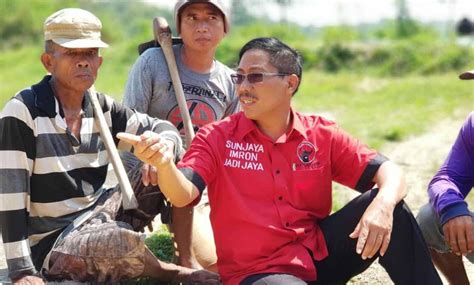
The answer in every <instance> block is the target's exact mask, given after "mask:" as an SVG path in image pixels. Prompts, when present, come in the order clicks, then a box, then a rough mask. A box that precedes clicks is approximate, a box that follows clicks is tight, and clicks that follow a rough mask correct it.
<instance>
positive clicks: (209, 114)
mask: <svg viewBox="0 0 474 285" xmlns="http://www.w3.org/2000/svg"><path fill="white" fill-rule="evenodd" d="M186 104H187V106H188V110H189V114H190V116H191V121H192V122H193V129H194V131H195V132H196V131H197V130H198V129H199V128H200V127H202V126H204V125H205V124H208V123H211V122H214V121H216V120H217V115H216V112H215V111H214V109H212V107H211V105H209V104H208V103H207V102H205V101H201V100H187V101H186ZM166 119H167V120H169V121H170V122H171V123H172V124H173V125H175V126H176V128H178V130H179V132H180V133H181V135H184V128H183V126H184V124H183V119H182V118H181V113H180V111H179V107H178V105H176V106H174V107H173V108H172V109H171V110H170V112H169V113H168V115H167V116H166Z"/></svg>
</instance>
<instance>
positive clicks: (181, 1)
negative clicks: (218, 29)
mask: <svg viewBox="0 0 474 285" xmlns="http://www.w3.org/2000/svg"><path fill="white" fill-rule="evenodd" d="M195 3H209V4H211V5H213V6H215V7H216V8H217V9H219V11H221V13H222V15H223V16H224V33H228V32H229V30H230V15H229V11H228V10H227V8H226V6H225V5H224V4H223V3H222V1H221V0H178V2H176V5H175V6H174V21H175V23H176V30H177V31H178V34H180V33H181V31H180V25H179V22H180V16H181V15H180V14H181V12H182V10H183V8H184V7H186V6H188V5H191V4H195Z"/></svg>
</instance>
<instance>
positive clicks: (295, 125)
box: [290, 109, 308, 140]
mask: <svg viewBox="0 0 474 285" xmlns="http://www.w3.org/2000/svg"><path fill="white" fill-rule="evenodd" d="M291 116H292V118H293V120H292V126H291V132H293V131H296V132H298V133H300V134H301V135H302V136H303V137H304V138H305V139H306V140H307V139H308V136H307V135H306V128H305V127H304V125H303V122H302V121H301V117H300V114H298V113H297V112H295V111H293V109H291ZM290 134H291V133H290Z"/></svg>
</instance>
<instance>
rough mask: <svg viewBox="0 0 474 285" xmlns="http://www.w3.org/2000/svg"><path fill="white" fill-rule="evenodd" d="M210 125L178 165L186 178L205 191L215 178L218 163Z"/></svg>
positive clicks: (199, 133) (201, 132) (198, 134)
mask: <svg viewBox="0 0 474 285" xmlns="http://www.w3.org/2000/svg"><path fill="white" fill-rule="evenodd" d="M214 141H216V140H215V139H213V138H212V134H211V132H210V125H208V126H205V127H202V128H200V129H199V131H198V132H197V134H196V137H195V138H194V139H193V142H192V143H191V146H190V147H189V149H188V150H187V152H186V153H185V154H184V157H183V159H182V160H181V161H180V162H179V163H178V168H179V169H180V171H181V172H182V173H183V174H184V176H185V177H186V178H187V179H188V180H189V181H191V182H192V183H193V184H194V185H195V186H196V187H197V188H198V190H199V192H200V193H202V191H204V188H206V186H207V185H209V183H212V181H213V180H214V178H215V174H216V169H217V163H216V157H215V155H214V151H213V150H214V147H213V142H214Z"/></svg>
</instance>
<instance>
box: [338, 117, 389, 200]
mask: <svg viewBox="0 0 474 285" xmlns="http://www.w3.org/2000/svg"><path fill="white" fill-rule="evenodd" d="M385 161H387V158H386V157H384V156H383V155H381V154H379V153H377V151H375V150H373V149H370V148H369V147H368V146H367V145H365V144H363V143H361V142H360V141H359V140H358V139H356V138H354V137H352V136H350V135H349V134H347V133H346V132H345V131H343V130H342V129H341V128H339V127H337V126H335V127H334V132H333V137H332V144H331V172H332V174H333V179H334V180H335V181H336V182H338V183H340V184H343V185H345V186H347V187H350V188H352V189H355V190H357V191H359V192H364V191H367V190H369V189H371V188H372V187H373V186H374V185H375V183H374V182H373V178H374V176H375V174H376V173H377V170H378V169H379V167H380V166H381V165H382V163H384V162H385Z"/></svg>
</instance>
